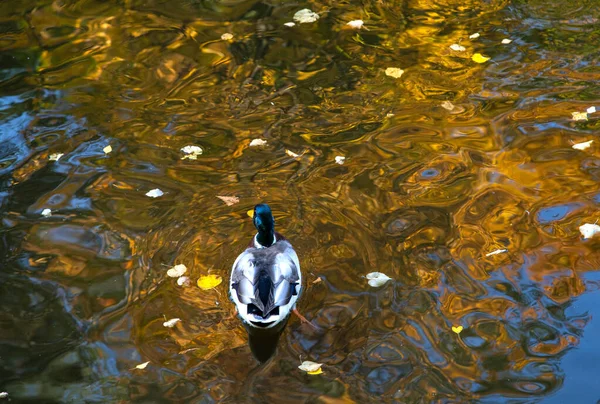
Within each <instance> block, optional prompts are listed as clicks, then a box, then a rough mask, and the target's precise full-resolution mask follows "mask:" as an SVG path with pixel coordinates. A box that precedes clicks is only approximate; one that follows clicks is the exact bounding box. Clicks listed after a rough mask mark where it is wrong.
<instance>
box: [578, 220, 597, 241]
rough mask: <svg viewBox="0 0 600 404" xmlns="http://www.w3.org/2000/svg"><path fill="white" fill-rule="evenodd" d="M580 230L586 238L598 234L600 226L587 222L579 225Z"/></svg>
mask: <svg viewBox="0 0 600 404" xmlns="http://www.w3.org/2000/svg"><path fill="white" fill-rule="evenodd" d="M579 231H580V232H581V235H582V236H583V238H584V239H588V238H592V237H594V236H595V235H596V234H598V233H600V226H598V225H597V224H595V223H586V224H584V225H581V226H579Z"/></svg>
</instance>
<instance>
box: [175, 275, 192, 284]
mask: <svg viewBox="0 0 600 404" xmlns="http://www.w3.org/2000/svg"><path fill="white" fill-rule="evenodd" d="M190 283H191V282H190V278H189V277H188V276H180V277H179V278H177V284H178V285H179V286H190Z"/></svg>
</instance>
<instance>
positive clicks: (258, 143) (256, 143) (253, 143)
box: [250, 139, 267, 147]
mask: <svg viewBox="0 0 600 404" xmlns="http://www.w3.org/2000/svg"><path fill="white" fill-rule="evenodd" d="M266 144H267V141H266V140H263V139H252V141H251V142H250V147H255V146H264V145H266Z"/></svg>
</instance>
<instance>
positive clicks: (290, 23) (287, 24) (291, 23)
mask: <svg viewBox="0 0 600 404" xmlns="http://www.w3.org/2000/svg"><path fill="white" fill-rule="evenodd" d="M283 25H285V26H286V27H293V26H294V25H296V23H294V22H291V21H290V22H286V23H284V24H283Z"/></svg>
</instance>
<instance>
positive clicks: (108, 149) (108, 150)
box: [102, 145, 112, 154]
mask: <svg viewBox="0 0 600 404" xmlns="http://www.w3.org/2000/svg"><path fill="white" fill-rule="evenodd" d="M102 151H103V152H104V153H106V154H108V153H110V152H111V151H112V147H111V146H110V145H108V146H106V147H105V148H104V149H102Z"/></svg>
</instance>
